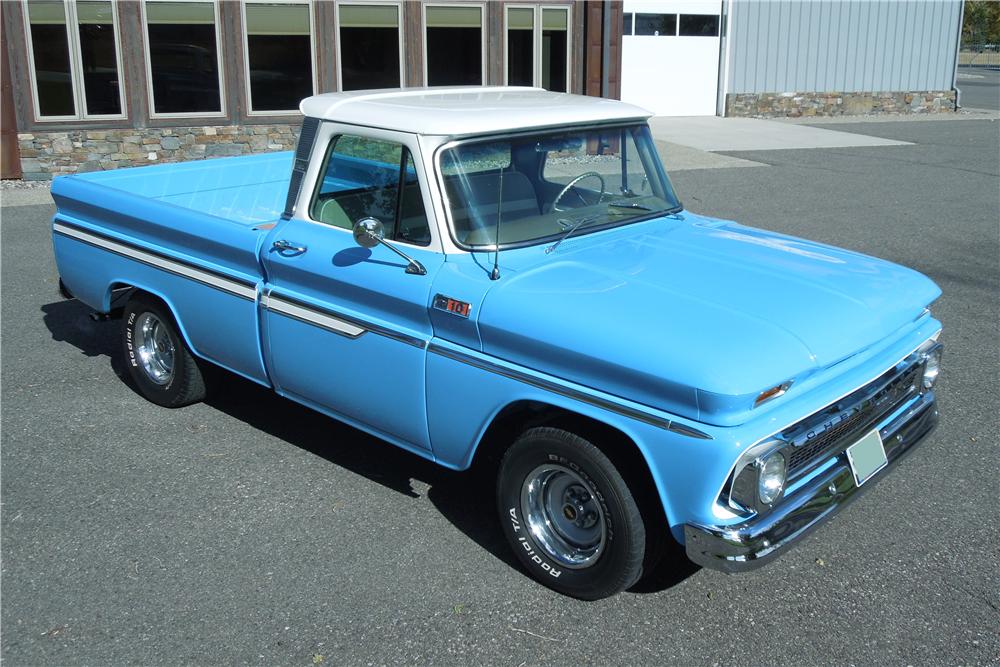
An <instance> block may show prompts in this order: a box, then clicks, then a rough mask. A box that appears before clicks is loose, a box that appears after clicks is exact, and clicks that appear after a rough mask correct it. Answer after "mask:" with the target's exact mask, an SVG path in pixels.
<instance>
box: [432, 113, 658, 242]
mask: <svg viewBox="0 0 1000 667" xmlns="http://www.w3.org/2000/svg"><path fill="white" fill-rule="evenodd" d="M644 127H645V126H633V127H627V128H608V129H595V130H579V131H577V132H572V133H565V132H563V133H560V134H539V135H536V136H526V137H515V138H512V139H505V140H500V141H492V142H478V143H475V142H470V143H469V144H459V145H458V146H456V147H454V148H451V149H448V150H446V151H444V153H443V155H442V159H441V163H440V167H441V170H442V172H443V181H444V187H445V193H446V195H447V199H448V201H447V204H448V207H449V210H450V222H451V224H452V227H453V230H454V235H455V240H456V241H458V243H459V244H460V245H464V246H468V247H470V248H471V247H477V246H493V245H495V243H496V240H495V239H496V237H497V234H498V232H499V242H500V244H501V245H504V244H514V243H523V242H528V241H532V240H537V239H543V238H553V237H558V236H560V235H562V234H564V233H566V232H567V231H568V230H570V229H573V230H574V231H575V229H576V228H578V227H581V226H583V225H589V224H592V223H593V224H594V225H595V227H596V226H600V225H602V224H604V225H606V224H617V223H620V222H623V221H627V220H629V219H634V218H638V217H640V216H642V217H648V215H649V214H650V213H656V212H660V211H664V210H669V209H671V208H673V207H674V206H676V200H675V198H674V196H673V192H672V190H671V189H670V186H669V182H667V181H666V175H665V174H664V173H663V171H662V169H661V168H658V166H659V162H658V161H656V160H658V158H657V157H655V148H654V147H653V146H652V141H651V138H650V137H649V136H648V129H647V130H645V131H644V130H643V128H644ZM498 217H499V221H500V224H499V225H498V224H497V222H498Z"/></svg>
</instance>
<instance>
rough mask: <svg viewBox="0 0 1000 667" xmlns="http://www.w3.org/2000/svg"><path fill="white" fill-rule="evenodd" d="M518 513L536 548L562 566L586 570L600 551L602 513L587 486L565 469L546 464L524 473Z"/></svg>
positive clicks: (603, 529) (604, 531) (604, 529)
mask: <svg viewBox="0 0 1000 667" xmlns="http://www.w3.org/2000/svg"><path fill="white" fill-rule="evenodd" d="M521 512H522V515H523V516H524V517H525V521H526V522H527V524H528V530H530V531H531V535H532V537H534V539H535V541H536V542H537V543H538V545H539V546H540V547H541V548H542V549H543V550H544V551H545V552H546V553H547V554H548V555H549V557H551V558H552V559H554V560H556V561H557V562H558V563H559V564H560V565H562V566H564V567H568V568H571V569H580V568H585V567H589V566H591V565H593V564H594V563H595V562H596V561H597V559H598V558H599V557H600V556H601V554H602V553H603V551H604V544H605V542H606V541H607V527H606V522H605V518H604V510H603V509H602V508H601V504H600V503H599V502H598V500H597V498H595V497H594V495H593V493H592V492H591V487H590V485H589V484H587V483H586V482H585V481H584V480H583V478H582V477H581V476H580V475H579V474H577V473H576V472H574V471H573V470H570V469H569V468H567V467H565V466H561V465H556V464H546V465H542V466H539V467H537V468H535V469H534V470H532V471H531V473H529V474H528V476H527V477H526V478H525V480H524V484H523V486H522V487H521Z"/></svg>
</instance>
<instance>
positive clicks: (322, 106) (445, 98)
mask: <svg viewBox="0 0 1000 667" xmlns="http://www.w3.org/2000/svg"><path fill="white" fill-rule="evenodd" d="M299 108H300V109H301V111H302V113H303V114H305V115H306V116H311V117H313V118H320V119H323V120H329V121H335V122H338V123H346V124H350V125H364V126H367V127H379V128H385V129H389V130H396V131H400V132H410V133H413V134H425V135H437V136H469V135H476V134H488V133H493V132H505V131H511V130H519V129H522V128H538V127H557V126H561V125H578V124H585V123H602V122H608V121H627V120H645V119H646V118H649V117H650V116H652V115H653V114H652V113H650V112H649V111H646V110H645V109H642V108H640V107H637V106H633V105H631V104H625V103H624V102H619V101H618V100H609V99H605V98H601V97H587V96H584V95H570V94H567V93H553V92H549V91H547V90H543V89H541V88H526V87H515V86H505V87H501V86H448V87H445V86H441V87H434V88H402V89H391V90H355V91H351V92H344V93H324V94H322V95H314V96H312V97H307V98H306V99H304V100H302V103H301V104H300V105H299Z"/></svg>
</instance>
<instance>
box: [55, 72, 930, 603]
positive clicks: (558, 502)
mask: <svg viewBox="0 0 1000 667" xmlns="http://www.w3.org/2000/svg"><path fill="white" fill-rule="evenodd" d="M301 108H302V112H303V114H304V117H305V118H304V122H303V125H302V129H301V134H300V137H299V141H298V147H297V150H296V151H295V152H294V154H292V153H275V154H269V155H253V156H246V157H236V158H226V159H219V160H206V161H202V162H192V163H186V164H177V165H166V164H164V165H156V166H149V167H141V168H134V169H123V170H118V171H111V172H103V173H89V174H79V175H74V176H68V177H61V178H58V179H56V180H55V182H54V183H53V186H52V195H53V198H54V199H55V202H56V205H57V211H56V214H55V218H54V220H53V226H52V232H53V246H54V249H55V257H56V262H57V265H58V270H59V275H60V284H61V287H62V290H63V294H64V295H66V296H68V297H73V298H77V299H79V300H80V301H82V302H83V303H85V304H87V305H88V306H89V307H90V308H92V309H93V310H94V311H96V312H98V313H105V314H111V315H114V316H120V317H121V318H122V328H121V349H122V354H123V356H124V358H125V360H126V365H127V367H128V369H129V372H130V374H131V379H132V380H133V381H134V384H135V386H136V387H137V388H138V390H139V391H140V393H142V394H143V395H144V396H145V397H146V398H148V399H149V400H151V401H154V402H155V403H158V404H160V405H163V406H166V407H179V406H183V405H187V404H190V403H192V402H195V401H198V400H199V399H201V398H202V397H204V396H205V393H206V391H207V390H210V389H211V387H206V380H205V378H206V374H205V372H204V371H205V369H206V367H207V366H208V365H215V366H221V367H222V368H224V369H227V370H228V371H231V372H232V373H235V374H237V375H241V376H243V377H245V378H249V379H250V380H252V381H254V382H257V383H260V384H262V385H264V386H267V387H271V388H273V389H274V391H276V392H278V393H279V394H281V395H282V396H286V397H288V398H290V399H292V400H295V401H298V402H300V403H302V404H304V405H307V406H309V407H311V408H314V409H316V410H318V411H321V412H323V413H325V414H327V415H329V416H331V417H333V418H336V419H339V420H342V421H344V422H346V423H348V424H351V425H353V426H356V427H357V428H359V429H362V430H364V431H367V432H369V433H372V434H375V435H377V436H378V437H380V438H384V439H385V440H387V441H389V442H391V443H393V444H395V445H397V446H399V447H402V448H403V449H406V450H407V451H410V452H413V453H415V454H417V455H419V456H422V457H425V458H427V459H430V460H432V461H435V462H437V463H439V464H441V465H443V466H446V467H448V468H452V469H456V470H465V469H468V468H470V467H471V466H473V465H476V466H477V468H478V467H479V466H483V469H486V470H489V471H491V472H492V475H493V478H494V479H495V480H496V497H497V510H498V514H499V521H500V526H501V528H502V530H503V532H504V534H505V535H506V537H507V539H508V541H509V543H510V546H511V548H512V549H513V551H514V553H515V554H517V557H518V559H519V560H520V561H521V562H522V563H523V565H524V567H525V569H526V570H527V571H528V572H529V573H531V574H532V575H533V576H534V577H536V578H537V579H538V580H539V581H541V582H542V583H544V584H545V585H546V586H549V587H551V588H553V589H555V590H557V591H560V592H562V593H565V594H567V595H571V596H575V597H578V598H583V599H597V598H601V597H605V596H609V595H613V594H615V593H617V592H619V591H621V590H623V589H625V588H628V587H630V586H632V585H633V584H635V583H636V582H637V581H638V580H639V579H640V578H641V577H642V575H643V573H644V572H649V571H650V569H651V568H653V567H654V566H655V565H656V564H657V562H658V559H659V558H661V555H662V554H665V553H667V554H669V547H670V546H671V544H674V545H675V546H676V545H677V544H679V545H683V548H684V550H685V551H686V554H687V556H688V557H689V558H690V559H691V560H692V561H694V562H695V563H697V564H699V565H702V566H704V567H708V568H715V569H718V570H722V571H726V572H736V571H741V570H746V569H749V568H753V567H756V566H759V565H762V564H764V563H767V562H769V561H770V560H772V559H773V558H774V557H775V556H777V555H779V554H781V553H782V552H783V551H785V550H786V549H787V548H788V547H789V546H790V545H792V544H793V543H794V542H796V541H797V540H799V539H800V538H801V537H803V536H804V535H805V534H806V533H808V532H809V531H810V530H812V529H813V528H815V527H817V526H818V525H820V524H822V523H823V522H824V521H825V520H826V519H828V518H829V517H831V516H832V515H834V514H835V513H836V512H838V510H840V509H841V508H842V507H843V506H844V505H845V504H846V503H847V502H848V501H850V500H852V499H854V498H855V497H856V496H858V495H859V492H860V491H862V490H863V489H866V488H868V485H869V484H871V483H872V482H874V481H877V480H878V479H879V478H880V477H881V476H883V475H885V474H886V472H887V469H888V468H890V467H892V466H893V464H894V463H895V462H896V461H897V460H898V459H899V458H900V457H901V456H902V455H903V454H904V453H906V452H908V451H909V450H911V449H912V448H913V446H914V445H915V444H916V443H917V442H918V441H920V440H921V439H922V438H923V437H924V436H925V435H926V434H928V433H929V432H930V431H931V429H932V428H933V427H934V426H935V424H936V423H937V419H938V411H937V407H936V402H935V395H934V391H933V387H934V384H935V381H936V379H937V376H938V370H939V364H940V357H941V345H940V343H938V337H939V334H940V331H941V325H940V323H939V322H938V321H937V320H935V319H934V318H933V317H932V315H931V313H930V311H929V306H930V304H931V303H932V302H933V301H934V300H935V299H936V298H937V297H938V296H939V294H940V290H939V289H938V288H937V286H936V285H934V283H933V282H931V281H930V280H928V279H927V278H926V277H924V276H922V275H920V274H919V273H916V272H914V271H911V270H909V269H906V268H903V267H900V266H897V265H895V264H891V263H889V262H886V261H882V260H879V259H875V258H872V257H868V256H865V255H861V254H858V253H855V252H849V251H846V250H840V249H837V248H833V247H830V246H826V245H821V244H818V243H812V242H809V241H805V240H802V239H798V238H793V237H790V236H784V235H781V234H776V233H771V232H767V231H762V230H759V229H753V228H750V227H745V226H742V225H739V224H737V223H735V222H730V221H726V220H717V219H712V218H707V217H704V216H700V215H697V214H695V213H692V212H690V211H687V210H685V209H684V207H683V206H682V205H681V203H680V201H679V199H678V198H677V195H676V194H675V192H674V190H673V188H672V186H671V184H670V181H669V179H668V178H667V174H666V173H665V171H664V169H663V165H662V163H661V162H660V159H659V157H658V154H657V150H656V147H655V145H654V142H653V139H652V137H651V134H650V130H649V127H648V125H647V118H648V116H649V114H648V113H647V112H645V111H644V110H642V109H639V108H637V107H633V106H630V105H627V104H623V103H620V102H616V101H612V100H606V99H597V98H588V97H580V96H574V95H565V94H557V93H549V92H545V91H542V90H537V89H530V88H434V89H407V90H396V91H365V92H353V93H337V94H325V95H317V96H315V97H311V98H308V99H306V100H304V101H303V103H302V107H301ZM224 377H225V374H222V375H221V377H220V379H219V380H217V381H216V382H219V381H222V382H224V380H222V379H221V378H224Z"/></svg>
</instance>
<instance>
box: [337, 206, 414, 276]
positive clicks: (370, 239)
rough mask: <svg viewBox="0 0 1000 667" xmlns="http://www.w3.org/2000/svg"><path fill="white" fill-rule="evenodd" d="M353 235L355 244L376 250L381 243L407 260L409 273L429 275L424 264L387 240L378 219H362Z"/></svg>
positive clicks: (356, 223) (355, 227)
mask: <svg viewBox="0 0 1000 667" xmlns="http://www.w3.org/2000/svg"><path fill="white" fill-rule="evenodd" d="M352 233H353V234H354V242H355V243H357V244H358V245H359V246H361V247H362V248H374V247H375V246H377V245H378V244H380V243H381V244H382V245H384V246H385V247H386V248H388V249H389V250H391V251H393V252H394V253H396V254H397V255H399V256H400V257H402V258H403V259H405V260H406V272H407V273H411V274H413V275H417V276H424V275H427V269H425V268H424V265H423V264H421V263H420V262H418V261H417V260H415V259H413V258H412V257H410V256H409V255H407V254H406V253H405V252H403V251H402V250H400V249H399V248H397V247H396V246H394V245H392V244H391V243H389V242H388V241H386V240H385V227H383V226H382V222H381V221H380V220H378V219H377V218H371V217H369V218H361V219H360V220H358V221H357V222H355V223H354V229H353V230H352Z"/></svg>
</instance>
